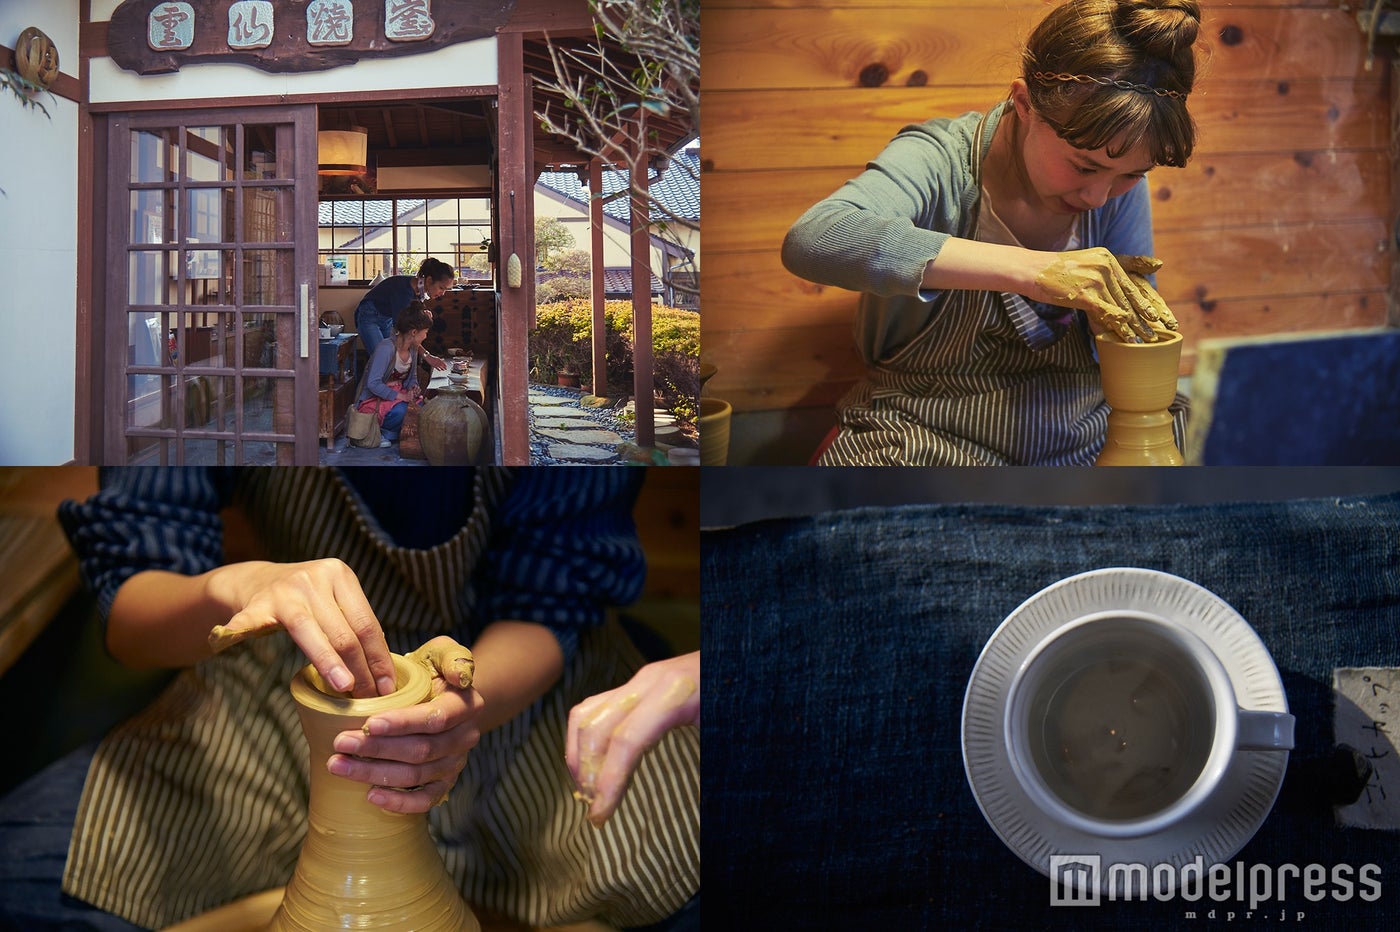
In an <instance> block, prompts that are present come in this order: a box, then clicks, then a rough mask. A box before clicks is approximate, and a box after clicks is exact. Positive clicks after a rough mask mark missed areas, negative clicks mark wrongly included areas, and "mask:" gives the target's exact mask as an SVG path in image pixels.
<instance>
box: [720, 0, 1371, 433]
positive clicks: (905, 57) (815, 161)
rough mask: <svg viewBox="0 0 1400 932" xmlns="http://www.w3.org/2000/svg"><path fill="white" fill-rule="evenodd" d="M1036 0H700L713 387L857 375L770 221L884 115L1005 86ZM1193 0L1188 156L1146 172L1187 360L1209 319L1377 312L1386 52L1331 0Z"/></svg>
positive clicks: (864, 146)
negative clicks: (1195, 44) (1198, 18)
mask: <svg viewBox="0 0 1400 932" xmlns="http://www.w3.org/2000/svg"><path fill="white" fill-rule="evenodd" d="M1052 5H1053V4H1051V3H1047V2H1043V0H704V6H703V9H702V20H701V28H702V30H703V35H704V37H705V40H704V44H703V49H704V58H703V61H702V65H701V67H702V72H703V74H704V92H703V103H702V113H703V117H704V127H703V133H702V137H701V138H702V151H701V160H702V172H703V179H702V184H701V197H702V202H703V208H702V209H703V211H704V216H705V265H704V269H703V271H702V273H701V274H702V279H701V281H702V285H701V288H702V294H703V296H704V311H703V320H704V323H703V346H704V356H705V359H706V361H707V362H711V363H713V364H714V365H715V366H717V367H718V374H717V375H716V376H715V377H714V378H713V379H712V380H711V382H710V385H709V387H708V392H709V393H710V394H713V395H715V396H718V397H722V398H726V399H728V400H729V401H730V402H731V403H733V405H734V407H735V410H736V411H738V412H754V411H772V410H789V411H791V410H793V409H798V408H802V407H806V406H830V405H832V404H833V403H834V402H835V401H836V399H837V398H839V397H840V396H841V394H842V393H843V392H845V390H846V389H847V388H848V387H849V386H850V385H851V384H852V382H854V381H855V380H856V379H857V378H859V376H860V375H861V371H862V370H861V366H860V362H859V359H858V357H857V356H856V353H855V350H854V347H853V344H852V338H851V322H852V318H853V314H854V310H855V305H856V296H855V295H854V294H853V293H851V292H847V291H842V290H840V289H835V288H824V287H821V286H818V285H813V284H811V283H808V282H804V281H801V280H799V279H797V278H795V277H794V276H792V275H790V274H789V273H788V272H787V271H786V270H785V269H784V268H783V267H782V263H781V261H780V258H779V247H780V245H781V242H782V238H783V235H784V233H785V232H786V231H787V229H788V227H789V226H790V225H791V224H792V222H793V221H794V220H796V219H797V217H798V216H799V215H800V214H801V213H802V212H803V211H804V210H805V209H806V208H807V207H809V206H810V205H811V204H813V203H814V202H816V201H817V200H819V199H821V198H822V197H825V196H826V195H827V194H829V193H831V192H832V191H834V190H835V189H836V188H837V187H838V186H839V185H840V184H841V183H842V182H843V181H844V180H845V179H846V178H848V177H850V176H852V175H854V174H856V173H858V172H859V171H860V169H861V168H862V167H863V165H864V163H865V161H866V160H867V159H868V158H870V157H872V156H873V155H875V154H876V153H878V152H879V151H880V149H881V148H882V147H883V146H884V144H885V143H886V142H887V141H888V140H889V139H890V138H891V137H892V136H893V135H894V133H895V132H896V131H897V130H898V129H899V128H900V126H902V125H904V124H906V123H912V122H921V121H923V120H925V119H928V118H930V117H933V116H953V115H957V114H959V113H963V112H965V111H968V110H979V111H983V110H986V109H987V108H988V107H989V106H991V105H994V104H995V103H996V102H997V101H999V100H1001V99H1002V98H1003V97H1004V96H1005V94H1006V90H1007V87H1008V86H1009V84H1010V81H1011V79H1012V77H1013V76H1014V74H1015V72H1016V68H1017V59H1018V56H1019V53H1020V43H1021V41H1022V40H1023V39H1024V37H1025V36H1026V35H1027V34H1028V33H1029V31H1030V29H1031V28H1032V27H1033V26H1034V24H1035V23H1036V22H1038V21H1039V19H1040V18H1041V17H1042V16H1043V15H1044V13H1045V11H1046V10H1048V9H1049V8H1050V7H1051V6H1052ZM1203 7H1204V13H1205V18H1204V28H1203V30H1202V36H1201V47H1202V51H1203V54H1200V53H1198V61H1200V63H1201V64H1200V66H1199V71H1198V82H1197V91H1196V93H1194V94H1193V95H1192V97H1191V103H1190V106H1191V112H1192V114H1193V116H1194V117H1195V119H1196V122H1197V127H1198V143H1197V147H1196V151H1195V156H1194V158H1193V159H1192V161H1191V163H1190V165H1189V166H1188V167H1186V168H1184V169H1165V168H1163V169H1157V170H1156V171H1154V172H1153V173H1152V175H1151V176H1150V177H1151V184H1152V187H1153V210H1154V221H1155V230H1156V243H1157V253H1158V255H1159V256H1160V257H1161V258H1162V259H1163V260H1164V261H1165V266H1164V268H1163V269H1162V271H1161V273H1160V274H1159V277H1158V284H1159V287H1160V289H1161V291H1162V293H1163V295H1164V296H1165V297H1166V299H1167V300H1168V302H1169V303H1170V304H1171V305H1172V307H1173V308H1174V310H1175V311H1176V313H1177V316H1178V317H1179V318H1180V319H1181V323H1182V328H1183V330H1184V332H1185V334H1186V338H1187V344H1186V352H1185V354H1184V362H1183V369H1184V370H1185V371H1186V372H1189V371H1190V369H1191V366H1192V364H1193V362H1194V347H1195V344H1196V342H1197V341H1198V340H1200V339H1202V338H1205V337H1220V336H1235V335H1245V334H1266V333H1279V332H1291V331H1298V330H1313V329H1337V328H1351V327H1364V326H1375V325H1379V324H1383V323H1384V322H1385V319H1386V289H1387V285H1388V282H1389V276H1390V271H1389V270H1390V262H1391V256H1390V254H1389V253H1388V251H1387V230H1388V222H1387V219H1386V217H1387V210H1388V205H1389V204H1390V202H1391V196H1390V190H1389V188H1390V168H1389V164H1388V161H1387V144H1388V134H1389V127H1388V115H1389V103H1388V93H1389V90H1388V89H1389V76H1388V73H1389V68H1388V66H1387V64H1386V63H1385V61H1384V60H1383V59H1384V56H1377V59H1376V63H1375V67H1374V70H1372V71H1369V72H1368V71H1366V69H1365V67H1364V61H1365V42H1364V37H1363V36H1362V35H1361V32H1360V30H1359V28H1358V27H1357V23H1356V20H1355V18H1354V14H1352V13H1350V12H1345V11H1342V10H1339V9H1337V8H1335V5H1334V0H1246V2H1243V3H1235V4H1229V3H1218V2H1217V3H1212V2H1209V0H1207V2H1205V3H1204V4H1203Z"/></svg>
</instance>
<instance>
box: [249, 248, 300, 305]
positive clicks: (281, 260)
mask: <svg viewBox="0 0 1400 932" xmlns="http://www.w3.org/2000/svg"><path fill="white" fill-rule="evenodd" d="M292 256H293V253H292V250H291V249H290V248H288V249H245V250H244V251H243V303H244V304H279V305H284V306H285V305H289V304H291V303H292V301H293V296H292Z"/></svg>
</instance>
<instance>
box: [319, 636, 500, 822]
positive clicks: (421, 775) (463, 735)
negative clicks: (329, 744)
mask: <svg viewBox="0 0 1400 932" xmlns="http://www.w3.org/2000/svg"><path fill="white" fill-rule="evenodd" d="M408 656H409V659H410V660H417V661H419V662H421V663H425V664H426V665H427V666H428V667H429V669H430V670H431V671H432V674H433V680H432V684H433V688H432V698H430V699H429V700H428V701H427V702H422V703H419V704H418V705H413V706H408V707H407V708H402V709H390V710H388V711H386V712H376V713H375V714H373V715H371V716H370V717H369V718H368V719H366V720H365V724H364V728H363V729H361V730H360V731H343V732H341V733H340V734H338V735H336V736H335V741H334V743H333V747H334V748H335V750H336V753H335V754H332V755H331V757H330V759H329V760H328V761H327V762H326V768H327V769H328V770H329V771H330V772H331V773H333V774H335V775H336V776H339V777H345V778H347V779H350V780H358V781H359V782H361V783H366V784H369V787H370V788H369V790H368V792H367V794H366V798H367V799H368V800H369V801H370V802H372V803H374V804H375V805H376V806H378V807H379V808H381V809H384V810H386V811H389V812H427V811H428V810H429V809H431V808H432V807H433V806H435V805H437V804H438V803H440V802H442V801H443V800H445V799H447V794H448V793H449V792H451V790H452V787H453V785H454V784H456V782H457V776H458V775H459V774H460V773H461V772H462V768H463V767H465V766H466V765H467V753H468V752H469V751H470V750H471V749H472V748H474V747H476V745H477V742H478V741H480V740H481V728H480V727H479V725H478V721H479V720H480V718H481V711H482V709H483V708H484V707H485V702H484V701H483V700H482V698H481V695H480V693H478V692H477V691H476V690H475V689H473V688H472V685H471V683H472V676H473V675H474V673H475V669H476V667H475V663H474V661H473V660H472V653H471V651H469V650H467V649H466V648H465V647H463V646H462V645H460V644H458V643H457V642H456V641H454V640H452V639H451V638H449V637H436V638H433V639H432V640H431V641H429V642H428V643H427V644H424V645H423V646H422V647H420V648H419V649H418V650H416V651H414V652H413V653H411V654H409V655H408Z"/></svg>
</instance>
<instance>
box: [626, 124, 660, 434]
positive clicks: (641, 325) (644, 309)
mask: <svg viewBox="0 0 1400 932" xmlns="http://www.w3.org/2000/svg"><path fill="white" fill-rule="evenodd" d="M637 138H638V139H646V132H645V125H643V126H642V127H641V131H639V132H638V133H637ZM639 145H640V144H639ZM633 156H634V158H633V161H632V169H631V172H630V173H629V175H630V177H631V179H632V363H633V375H632V385H633V390H634V392H635V399H636V401H635V404H636V409H637V424H636V431H637V446H639V447H642V448H643V449H649V448H651V447H654V446H656V418H655V417H654V416H653V414H654V412H653V411H652V406H653V405H654V404H655V398H656V393H655V390H654V384H653V377H654V373H655V369H656V359H655V353H654V352H653V349H652V345H651V203H650V200H649V198H648V197H647V192H648V190H649V189H648V186H647V182H648V180H649V178H648V176H647V159H646V157H645V156H644V155H642V154H641V153H640V152H634V153H633Z"/></svg>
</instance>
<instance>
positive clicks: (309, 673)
mask: <svg viewBox="0 0 1400 932" xmlns="http://www.w3.org/2000/svg"><path fill="white" fill-rule="evenodd" d="M444 640H445V639H437V643H438V644H439V645H440V644H442V642H443V641H444ZM448 646H449V647H450V648H451V649H452V653H453V656H452V657H451V658H448V659H446V660H444V659H443V658H444V657H447V654H445V653H442V651H443V648H442V647H438V648H436V650H437V651H438V657H437V659H436V660H429V659H428V658H427V655H424V656H422V657H420V654H421V653H422V650H423V649H420V651H415V652H413V653H412V654H410V655H408V656H407V657H405V656H402V655H399V654H395V655H393V656H394V673H395V679H396V681H397V684H398V688H397V689H395V691H394V692H392V693H390V694H389V695H387V696H378V697H375V698H372V699H354V698H351V697H349V696H348V695H346V694H344V693H338V692H336V691H335V690H334V689H333V688H332V687H331V686H330V685H329V684H327V683H326V682H325V680H323V679H322V678H321V675H320V674H319V673H317V672H316V670H315V668H314V667H312V666H310V665H308V666H306V667H305V668H303V669H302V670H301V672H299V673H298V674H297V675H296V676H295V677H294V678H293V679H292V684H291V689H292V698H293V700H294V701H295V702H296V707H297V715H298V716H299V717H300V718H301V723H302V729H303V731H305V733H306V741H307V744H308V746H309V748H310V754H311V758H310V759H311V768H310V769H311V801H310V807H309V814H308V826H307V832H306V841H305V842H304V843H303V845H302V849H301V855H300V857H299V858H298V860H297V866H296V871H295V873H294V874H293V875H292V881H291V883H289V884H288V885H287V889H286V894H285V896H284V897H283V899H282V904H281V906H280V907H278V910H277V914H276V915H275V916H274V917H273V919H272V924H271V925H270V926H269V927H268V928H269V929H272V930H281V932H287V930H305V932H310V930H324V929H415V930H424V932H439V930H440V932H480V930H481V924H480V922H478V920H477V918H476V916H475V915H474V914H473V913H472V911H471V909H470V908H469V907H468V906H467V905H466V903H465V902H464V901H463V900H462V897H461V894H460V893H459V892H458V890H457V888H456V886H455V884H453V882H452V878H451V877H450V876H449V875H448V873H447V871H446V869H445V868H444V867H443V865H442V858H441V857H440V855H439V854H438V850H437V847H436V845H434V843H433V840H432V836H431V835H429V833H428V820H427V815H426V814H424V813H416V814H400V813H393V812H385V811H384V810H383V809H380V808H379V807H378V806H376V805H374V804H373V803H371V802H369V801H368V800H367V799H366V798H365V793H366V791H367V787H366V786H365V785H364V784H363V783H358V782H356V781H354V780H347V779H345V778H343V777H337V776H335V775H334V774H332V773H331V772H330V771H328V770H327V769H326V767H325V761H326V760H327V759H328V758H329V757H330V756H331V754H332V753H333V752H334V749H333V747H332V742H333V741H334V739H335V736H336V735H338V734H339V733H341V732H342V731H353V730H358V729H360V728H361V727H363V725H364V723H365V720H366V719H368V718H369V717H370V716H371V715H373V714H375V713H376V712H383V711H386V710H388V709H395V708H404V707H407V706H412V705H417V704H419V703H422V702H427V701H428V700H429V699H431V698H432V670H433V668H434V666H436V668H437V669H440V670H444V672H445V673H448V675H449V677H450V678H452V679H453V680H454V682H456V683H458V684H459V685H461V686H464V687H465V686H470V685H471V677H472V673H473V670H474V664H473V662H472V660H471V652H470V651H468V650H466V648H463V647H461V646H460V645H456V644H451V645H448ZM425 649H426V648H425ZM458 652H460V653H461V654H463V655H465V656H464V657H460V658H459V657H456V656H455V655H456V653H458ZM454 670H455V671H457V672H456V673H452V672H449V671H454Z"/></svg>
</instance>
